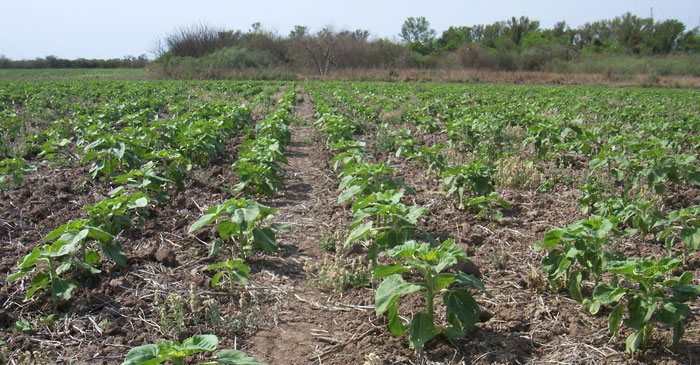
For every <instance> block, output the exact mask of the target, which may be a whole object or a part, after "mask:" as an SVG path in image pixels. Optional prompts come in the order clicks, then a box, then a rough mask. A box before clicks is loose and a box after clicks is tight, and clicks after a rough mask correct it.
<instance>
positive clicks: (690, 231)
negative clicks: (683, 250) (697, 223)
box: [681, 227, 700, 251]
mask: <svg viewBox="0 0 700 365" xmlns="http://www.w3.org/2000/svg"><path fill="white" fill-rule="evenodd" d="M681 240H682V241H683V243H685V244H686V245H687V246H690V247H691V248H692V250H693V251H697V250H698V248H700V228H695V227H693V228H683V229H681Z"/></svg>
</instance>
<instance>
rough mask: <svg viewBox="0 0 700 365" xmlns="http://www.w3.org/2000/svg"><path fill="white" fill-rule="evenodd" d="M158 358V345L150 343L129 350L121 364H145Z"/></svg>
mask: <svg viewBox="0 0 700 365" xmlns="http://www.w3.org/2000/svg"><path fill="white" fill-rule="evenodd" d="M157 358H158V346H157V345H154V344H148V345H143V346H137V347H134V348H132V349H131V350H129V352H128V353H127V354H126V358H124V362H122V364H121V365H143V364H144V363H145V362H146V361H149V360H153V359H157Z"/></svg>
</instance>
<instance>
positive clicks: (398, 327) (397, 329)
mask: <svg viewBox="0 0 700 365" xmlns="http://www.w3.org/2000/svg"><path fill="white" fill-rule="evenodd" d="M387 317H388V320H389V332H391V334H392V335H394V336H396V337H399V336H401V335H403V334H404V332H406V327H404V325H403V322H402V321H401V317H399V308H398V306H397V305H396V303H394V304H393V305H391V306H390V307H389V313H388V314H387Z"/></svg>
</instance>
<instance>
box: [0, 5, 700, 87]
mask: <svg viewBox="0 0 700 365" xmlns="http://www.w3.org/2000/svg"><path fill="white" fill-rule="evenodd" d="M152 52H153V54H154V56H155V62H154V66H155V67H156V68H160V70H162V71H164V72H165V73H166V74H168V73H171V74H176V75H177V74H179V75H185V74H189V75H193V74H194V75H201V74H202V73H207V72H212V73H213V74H214V75H215V74H216V72H218V71H220V70H236V69H261V70H268V69H271V68H274V69H283V70H290V71H295V72H297V71H300V72H312V73H317V74H319V75H325V74H327V73H328V72H329V70H331V69H376V68H379V69H403V68H425V69H434V68H448V69H459V68H464V69H485V70H525V71H537V70H543V69H545V68H547V67H548V66H551V65H552V64H556V63H567V62H568V63H572V62H577V61H578V60H581V59H585V58H587V57H588V58H590V57H606V56H609V57H610V59H613V58H619V56H626V57H646V58H648V59H651V58H658V57H655V56H665V55H691V56H685V57H686V61H685V62H686V63H688V64H690V66H691V67H690V68H691V69H693V70H694V69H695V68H696V67H695V66H692V64H694V63H695V61H696V58H695V55H698V54H699V53H700V30H699V29H698V28H697V27H696V28H693V29H686V26H685V25H684V24H683V23H682V22H680V21H678V20H675V19H669V20H659V21H656V20H654V19H653V18H643V17H638V16H636V15H634V14H632V13H626V14H623V15H621V16H618V17H615V18H613V19H607V20H599V21H595V22H589V23H586V24H584V25H582V26H579V27H575V28H573V27H570V26H569V25H568V24H566V22H563V21H561V22H558V23H556V24H555V25H554V26H553V27H551V28H544V27H542V26H541V25H540V22H539V21H537V20H533V19H530V18H528V17H526V16H521V17H517V18H516V17H512V18H510V19H506V20H503V21H497V22H494V23H492V24H484V25H479V24H477V25H471V26H466V25H465V26H451V27H449V28H447V29H446V30H444V31H443V32H441V33H440V34H438V33H437V32H436V31H435V30H434V29H433V28H432V27H431V25H430V22H429V21H428V20H427V19H426V18H425V17H410V18H408V19H406V20H405V22H404V23H403V24H402V26H401V29H400V32H399V33H398V38H395V39H388V38H377V37H372V36H370V33H369V31H367V30H363V29H357V30H337V29H335V28H333V27H331V26H326V27H323V28H321V29H320V30H315V31H312V30H310V29H309V28H308V27H306V26H302V25H297V26H295V27H294V29H292V30H291V31H290V32H289V34H286V35H281V34H279V33H277V32H276V31H273V30H269V29H265V28H264V27H263V26H262V24H261V23H255V24H253V25H252V26H251V28H250V29H248V30H247V31H241V30H229V29H225V28H220V27H215V26H211V25H207V24H197V25H193V26H189V27H182V28H179V29H176V30H174V31H172V32H170V33H169V34H167V35H165V36H164V37H162V38H161V39H158V40H157V41H156V42H155V46H154V47H153V49H152ZM688 57H691V58H688ZM147 63H148V59H147V58H146V56H145V55H142V56H139V57H124V58H123V59H112V60H86V59H77V60H66V59H60V58H56V57H53V56H47V57H45V58H38V59H35V60H20V61H14V60H10V59H8V58H6V57H2V56H0V68H113V67H144V66H145V65H146V64H147ZM694 67H695V68H694ZM693 72H694V71H693Z"/></svg>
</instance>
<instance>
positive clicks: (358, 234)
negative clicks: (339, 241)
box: [345, 221, 373, 247]
mask: <svg viewBox="0 0 700 365" xmlns="http://www.w3.org/2000/svg"><path fill="white" fill-rule="evenodd" d="M372 225H373V222H372V221H369V222H365V223H363V224H360V225H359V226H357V227H355V229H353V230H352V232H350V234H349V235H348V238H346V239H345V247H348V246H350V245H351V244H352V243H353V242H355V241H357V240H359V239H360V238H364V237H366V236H369V235H370V234H371V233H372Z"/></svg>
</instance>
